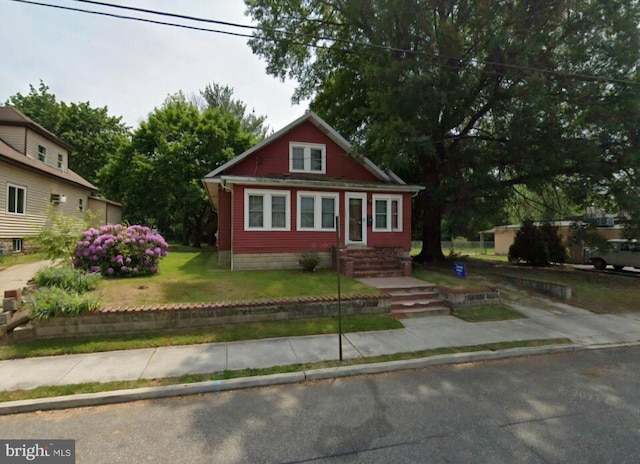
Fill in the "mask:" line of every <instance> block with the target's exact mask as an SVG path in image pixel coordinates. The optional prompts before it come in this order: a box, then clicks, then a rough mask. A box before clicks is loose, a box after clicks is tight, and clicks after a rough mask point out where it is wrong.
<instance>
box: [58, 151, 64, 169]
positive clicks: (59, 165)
mask: <svg viewBox="0 0 640 464" xmlns="http://www.w3.org/2000/svg"><path fill="white" fill-rule="evenodd" d="M63 164H64V157H63V156H62V155H61V154H60V153H58V169H62V165H63Z"/></svg>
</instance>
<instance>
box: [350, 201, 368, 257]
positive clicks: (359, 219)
mask: <svg viewBox="0 0 640 464" xmlns="http://www.w3.org/2000/svg"><path fill="white" fill-rule="evenodd" d="M345 203H346V205H345V211H346V212H347V217H346V220H345V226H346V232H345V235H346V240H345V244H347V245H348V244H359V245H366V244H367V194H366V193H347V194H346V195H345Z"/></svg>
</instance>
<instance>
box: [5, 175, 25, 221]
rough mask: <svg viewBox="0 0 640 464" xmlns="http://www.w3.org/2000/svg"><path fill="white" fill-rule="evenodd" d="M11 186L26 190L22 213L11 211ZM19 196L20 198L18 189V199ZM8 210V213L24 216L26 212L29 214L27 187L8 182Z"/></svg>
mask: <svg viewBox="0 0 640 464" xmlns="http://www.w3.org/2000/svg"><path fill="white" fill-rule="evenodd" d="M11 187H13V188H16V189H22V190H24V203H23V205H22V210H23V212H22V213H18V212H17V211H16V212H11V211H9V189H10V188H11ZM17 198H18V195H17V191H16V200H17ZM6 210H7V214H15V215H18V216H24V215H25V214H27V187H23V186H22V185H16V184H9V183H7V208H6Z"/></svg>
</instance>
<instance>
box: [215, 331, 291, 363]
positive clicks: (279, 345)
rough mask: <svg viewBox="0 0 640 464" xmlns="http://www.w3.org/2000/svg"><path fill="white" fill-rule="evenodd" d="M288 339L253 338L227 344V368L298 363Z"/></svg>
mask: <svg viewBox="0 0 640 464" xmlns="http://www.w3.org/2000/svg"><path fill="white" fill-rule="evenodd" d="M298 362H299V361H298V359H297V358H296V355H295V353H294V352H293V348H292V347H291V343H290V342H289V340H288V339H275V338H271V339H268V340H252V341H248V342H232V343H228V344H227V369H230V370H237V369H248V368H252V367H273V366H283V365H287V364H297V363H298Z"/></svg>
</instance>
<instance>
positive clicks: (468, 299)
mask: <svg viewBox="0 0 640 464" xmlns="http://www.w3.org/2000/svg"><path fill="white" fill-rule="evenodd" d="M436 288H437V289H438V292H439V293H440V297H441V298H442V300H443V303H444V304H445V305H446V306H448V307H449V308H467V307H472V306H482V305H488V304H499V303H500V291H499V290H497V289H487V290H459V289H454V288H447V287H436Z"/></svg>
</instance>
